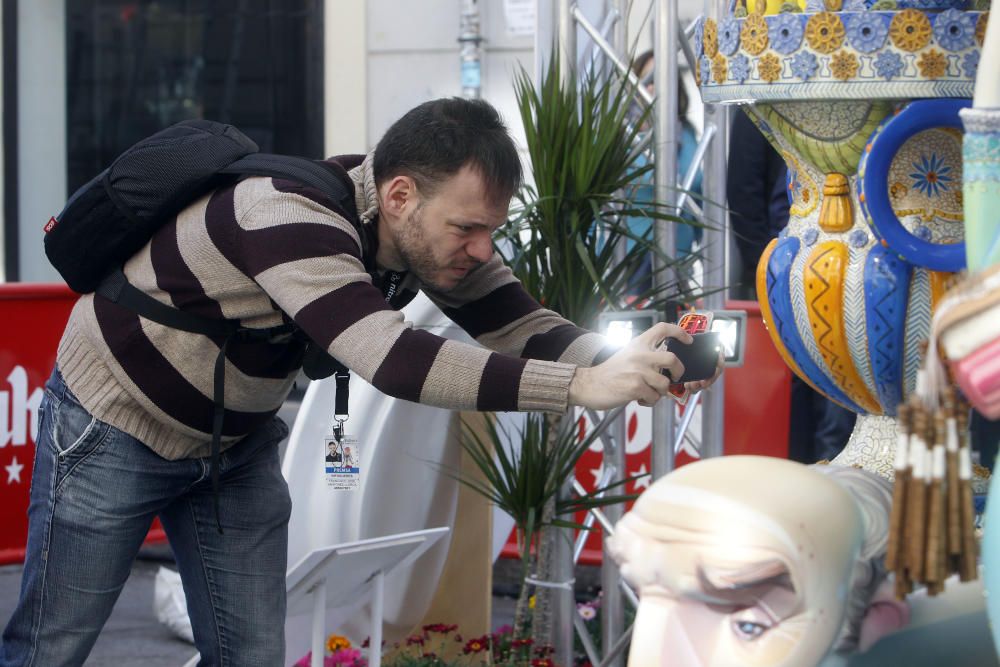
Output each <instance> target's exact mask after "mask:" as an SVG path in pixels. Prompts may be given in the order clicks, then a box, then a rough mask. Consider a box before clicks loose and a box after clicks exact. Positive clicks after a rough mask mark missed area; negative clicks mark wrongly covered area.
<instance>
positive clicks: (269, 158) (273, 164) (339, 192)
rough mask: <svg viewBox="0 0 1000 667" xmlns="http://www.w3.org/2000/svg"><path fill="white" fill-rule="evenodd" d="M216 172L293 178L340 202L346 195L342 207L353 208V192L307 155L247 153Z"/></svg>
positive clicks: (341, 202) (292, 179)
mask: <svg viewBox="0 0 1000 667" xmlns="http://www.w3.org/2000/svg"><path fill="white" fill-rule="evenodd" d="M219 173H222V174H241V175H247V176H271V177H277V178H286V179H288V180H290V181H297V182H299V183H301V184H303V185H308V186H309V187H311V188H315V189H316V190H319V191H320V192H323V193H326V194H329V195H332V196H333V199H334V201H336V202H337V203H338V204H341V205H343V202H344V200H345V199H347V198H348V197H350V205H349V206H345V208H347V210H354V205H353V201H354V193H353V192H348V191H347V188H346V187H345V186H344V182H343V181H342V180H341V179H340V178H338V177H337V175H336V174H334V173H333V172H332V171H330V170H329V169H328V168H327V167H324V166H323V165H322V164H321V163H319V162H316V161H315V160H310V159H308V158H303V157H295V156H293V155H274V154H272V153H251V154H250V155H247V156H245V157H242V158H240V159H239V160H236V161H235V162H233V163H231V164H230V165H229V166H228V167H223V168H222V169H220V170H219Z"/></svg>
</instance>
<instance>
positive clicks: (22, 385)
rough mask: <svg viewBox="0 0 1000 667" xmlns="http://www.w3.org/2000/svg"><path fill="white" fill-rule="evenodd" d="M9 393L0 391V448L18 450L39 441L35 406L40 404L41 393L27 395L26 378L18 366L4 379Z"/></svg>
mask: <svg viewBox="0 0 1000 667" xmlns="http://www.w3.org/2000/svg"><path fill="white" fill-rule="evenodd" d="M7 384H8V385H10V391H0V405H2V406H3V409H2V410H0V448H2V447H6V446H7V445H13V446H14V447H20V446H23V445H26V444H28V436H29V430H30V436H31V442H35V441H36V439H37V437H38V406H39V405H40V404H41V402H42V389H41V387H36V388H35V390H34V391H32V392H31V394H30V395H29V394H28V374H27V373H26V372H25V370H24V368H22V367H21V366H14V370H12V371H11V372H10V375H8V376H7Z"/></svg>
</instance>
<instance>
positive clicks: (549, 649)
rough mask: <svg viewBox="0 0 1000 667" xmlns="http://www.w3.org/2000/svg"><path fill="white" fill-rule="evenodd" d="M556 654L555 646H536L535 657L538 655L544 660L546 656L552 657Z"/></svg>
mask: <svg viewBox="0 0 1000 667" xmlns="http://www.w3.org/2000/svg"><path fill="white" fill-rule="evenodd" d="M555 652H556V649H555V647H554V646H536V647H535V655H537V656H539V657H541V658H544V657H546V656H549V655H552V654H553V653H555Z"/></svg>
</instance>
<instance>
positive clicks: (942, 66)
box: [917, 49, 948, 79]
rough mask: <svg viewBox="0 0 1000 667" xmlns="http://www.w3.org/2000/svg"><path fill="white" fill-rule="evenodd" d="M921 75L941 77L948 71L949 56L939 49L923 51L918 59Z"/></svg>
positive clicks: (931, 77) (928, 77) (934, 77)
mask: <svg viewBox="0 0 1000 667" xmlns="http://www.w3.org/2000/svg"><path fill="white" fill-rule="evenodd" d="M917 69H919V70H920V76H922V77H924V78H926V79H940V78H941V77H942V76H944V75H945V74H946V73H947V72H948V58H947V57H946V56H945V55H944V54H943V53H942V52H940V51H938V50H937V49H931V50H930V51H928V52H927V53H923V54H921V56H920V59H919V60H918V61H917Z"/></svg>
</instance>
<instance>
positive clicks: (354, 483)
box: [323, 435, 361, 491]
mask: <svg viewBox="0 0 1000 667" xmlns="http://www.w3.org/2000/svg"><path fill="white" fill-rule="evenodd" d="M323 442H324V445H325V447H324V449H325V451H326V460H325V462H324V470H325V476H326V486H327V488H328V489H332V490H334V491H357V490H358V489H359V488H360V487H361V450H360V447H359V446H358V440H357V438H353V437H351V436H349V435H344V436H343V437H341V438H340V439H339V440H338V439H337V437H336V436H334V435H328V436H327V437H326V438H324V441H323Z"/></svg>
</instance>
